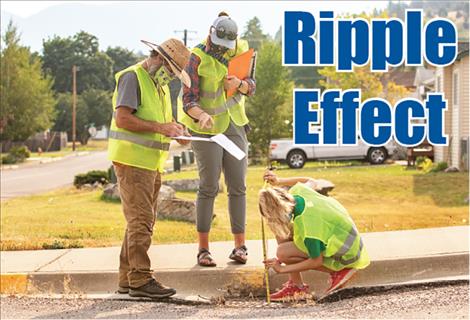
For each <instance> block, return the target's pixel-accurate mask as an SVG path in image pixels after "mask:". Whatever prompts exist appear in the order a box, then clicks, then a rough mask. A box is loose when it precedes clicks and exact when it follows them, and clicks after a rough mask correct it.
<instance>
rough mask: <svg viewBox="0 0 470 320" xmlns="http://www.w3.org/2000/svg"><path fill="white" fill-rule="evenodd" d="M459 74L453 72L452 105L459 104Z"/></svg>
mask: <svg viewBox="0 0 470 320" xmlns="http://www.w3.org/2000/svg"><path fill="white" fill-rule="evenodd" d="M458 88H459V74H458V73H457V72H454V75H453V79H452V101H453V104H454V105H457V104H459V90H458Z"/></svg>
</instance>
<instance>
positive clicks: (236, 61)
mask: <svg viewBox="0 0 470 320" xmlns="http://www.w3.org/2000/svg"><path fill="white" fill-rule="evenodd" d="M254 57H255V51H254V50H253V49H249V50H248V51H246V52H244V53H242V54H241V55H238V56H236V57H235V58H233V59H231V60H230V61H229V63H228V75H229V76H236V77H237V78H238V79H245V78H246V77H251V76H252V74H253V70H254V67H255V64H254ZM236 92H237V89H236V88H235V89H233V90H228V91H227V98H230V97H231V96H233V95H234V94H235V93H236Z"/></svg>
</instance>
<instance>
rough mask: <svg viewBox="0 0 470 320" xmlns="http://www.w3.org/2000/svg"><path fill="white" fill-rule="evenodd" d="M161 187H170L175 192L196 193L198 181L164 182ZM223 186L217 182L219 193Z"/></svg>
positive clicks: (222, 190)
mask: <svg viewBox="0 0 470 320" xmlns="http://www.w3.org/2000/svg"><path fill="white" fill-rule="evenodd" d="M163 185H166V186H169V187H172V188H173V189H175V190H176V191H198V189H199V179H180V180H166V181H163ZM224 190H225V185H224V183H223V181H220V182H219V193H223V192H224Z"/></svg>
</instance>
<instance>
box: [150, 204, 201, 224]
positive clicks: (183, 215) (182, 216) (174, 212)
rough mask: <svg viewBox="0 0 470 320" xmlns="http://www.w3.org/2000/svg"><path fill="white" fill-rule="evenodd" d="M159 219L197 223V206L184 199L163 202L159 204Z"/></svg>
mask: <svg viewBox="0 0 470 320" xmlns="http://www.w3.org/2000/svg"><path fill="white" fill-rule="evenodd" d="M157 217H158V219H170V220H179V221H189V222H193V223H194V222H196V204H195V203H194V201H186V200H183V199H178V198H174V199H168V200H162V201H161V202H159V204H158V215H157Z"/></svg>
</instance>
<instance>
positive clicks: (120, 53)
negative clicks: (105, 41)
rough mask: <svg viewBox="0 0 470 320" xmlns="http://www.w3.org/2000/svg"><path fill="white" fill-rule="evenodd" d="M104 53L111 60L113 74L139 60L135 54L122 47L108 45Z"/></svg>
mask: <svg viewBox="0 0 470 320" xmlns="http://www.w3.org/2000/svg"><path fill="white" fill-rule="evenodd" d="M106 54H107V55H108V56H109V57H110V58H111V60H113V75H114V74H116V73H117V72H119V71H121V70H123V69H125V68H127V67H129V66H131V65H133V64H135V63H137V61H139V56H138V55H137V54H135V53H134V52H133V51H131V50H128V49H126V48H122V47H108V49H106Z"/></svg>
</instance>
